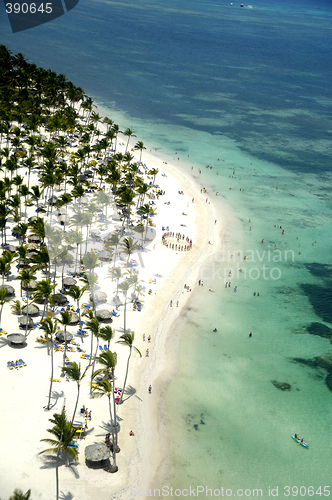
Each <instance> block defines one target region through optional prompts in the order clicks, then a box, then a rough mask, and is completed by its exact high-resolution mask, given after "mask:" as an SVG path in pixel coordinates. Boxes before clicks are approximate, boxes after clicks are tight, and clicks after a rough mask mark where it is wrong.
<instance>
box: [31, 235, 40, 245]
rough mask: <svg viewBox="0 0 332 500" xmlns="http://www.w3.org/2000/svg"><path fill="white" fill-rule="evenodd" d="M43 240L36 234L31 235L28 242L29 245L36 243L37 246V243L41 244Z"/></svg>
mask: <svg viewBox="0 0 332 500" xmlns="http://www.w3.org/2000/svg"><path fill="white" fill-rule="evenodd" d="M41 240H42V239H41V237H40V236H37V235H36V234H30V235H29V236H28V242H29V243H35V244H37V243H40V242H41Z"/></svg>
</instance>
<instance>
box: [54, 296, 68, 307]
mask: <svg viewBox="0 0 332 500" xmlns="http://www.w3.org/2000/svg"><path fill="white" fill-rule="evenodd" d="M52 297H53V300H54V303H55V304H57V305H59V306H63V305H64V304H66V303H67V302H68V299H67V297H66V296H65V295H64V294H63V293H55V294H54V295H52Z"/></svg>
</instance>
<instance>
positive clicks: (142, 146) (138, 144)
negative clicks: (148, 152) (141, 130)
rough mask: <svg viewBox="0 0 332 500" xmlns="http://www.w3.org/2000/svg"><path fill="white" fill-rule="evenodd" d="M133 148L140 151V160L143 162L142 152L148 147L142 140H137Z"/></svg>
mask: <svg viewBox="0 0 332 500" xmlns="http://www.w3.org/2000/svg"><path fill="white" fill-rule="evenodd" d="M133 149H134V150H135V151H140V155H139V162H140V163H141V162H142V152H143V149H146V147H145V146H144V144H143V142H142V141H138V142H136V144H135V146H134V148H133Z"/></svg>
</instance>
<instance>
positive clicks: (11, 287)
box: [0, 284, 15, 295]
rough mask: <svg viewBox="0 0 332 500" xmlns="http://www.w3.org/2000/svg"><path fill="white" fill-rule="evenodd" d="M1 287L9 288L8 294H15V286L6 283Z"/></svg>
mask: <svg viewBox="0 0 332 500" xmlns="http://www.w3.org/2000/svg"><path fill="white" fill-rule="evenodd" d="M1 288H4V289H5V290H7V295H15V288H14V287H13V286H11V285H6V284H4V285H1V286H0V289H1Z"/></svg>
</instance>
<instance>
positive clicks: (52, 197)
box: [48, 195, 58, 205]
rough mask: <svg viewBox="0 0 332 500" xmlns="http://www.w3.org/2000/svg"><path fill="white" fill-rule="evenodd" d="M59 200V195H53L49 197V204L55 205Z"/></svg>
mask: <svg viewBox="0 0 332 500" xmlns="http://www.w3.org/2000/svg"><path fill="white" fill-rule="evenodd" d="M57 200H58V197H57V196H55V195H53V196H51V197H50V198H49V199H48V204H49V205H55V204H56V202H57Z"/></svg>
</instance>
